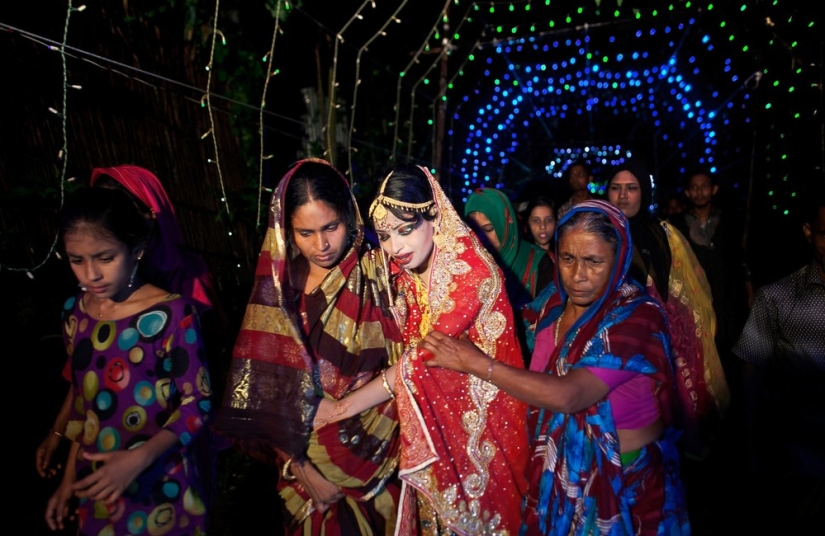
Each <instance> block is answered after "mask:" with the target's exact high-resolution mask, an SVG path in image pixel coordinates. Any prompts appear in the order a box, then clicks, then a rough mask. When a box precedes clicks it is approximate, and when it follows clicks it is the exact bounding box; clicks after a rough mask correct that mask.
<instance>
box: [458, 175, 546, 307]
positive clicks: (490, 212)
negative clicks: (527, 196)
mask: <svg viewBox="0 0 825 536" xmlns="http://www.w3.org/2000/svg"><path fill="white" fill-rule="evenodd" d="M464 217H465V218H466V219H467V221H468V223H469V224H470V225H471V226H472V227H473V229H474V230H475V231H476V233H478V235H479V238H480V239H481V241H482V242H483V243H484V245H485V246H487V249H489V250H490V253H492V254H493V257H495V258H496V260H497V261H498V263H499V266H501V269H502V270H503V271H504V275H505V279H506V283H507V295H508V296H509V298H510V303H511V304H512V305H513V309H515V310H516V312H519V311H520V310H521V307H522V306H523V305H524V304H525V303H527V302H529V301H532V300H533V298H535V297H536V296H537V295H538V293H539V292H541V289H543V288H544V287H545V286H546V285H547V284H548V283H549V282H551V281H552V280H553V260H552V259H551V258H550V256H549V255H547V253H546V252H545V251H544V250H543V249H541V248H540V247H538V246H537V245H535V244H531V243H529V242H527V241H526V240H523V239H522V238H521V235H520V234H519V224H518V218H517V217H516V211H515V210H514V209H513V205H512V203H510V200H509V199H508V198H507V196H506V195H505V194H504V193H503V192H501V191H500V190H496V189H495V188H479V189H478V190H476V191H475V192H473V193H472V194H471V195H470V197H469V198H467V203H466V204H465V205H464Z"/></svg>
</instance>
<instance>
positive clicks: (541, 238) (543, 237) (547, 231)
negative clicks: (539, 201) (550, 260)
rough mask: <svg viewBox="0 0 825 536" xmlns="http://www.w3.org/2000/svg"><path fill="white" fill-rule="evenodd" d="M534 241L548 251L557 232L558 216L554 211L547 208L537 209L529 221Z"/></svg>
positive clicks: (539, 207) (531, 213)
mask: <svg viewBox="0 0 825 536" xmlns="http://www.w3.org/2000/svg"><path fill="white" fill-rule="evenodd" d="M527 224H528V225H529V226H530V234H532V235H533V241H534V242H535V243H536V244H537V245H538V246H540V247H541V248H542V249H547V248H548V246H549V245H550V241H551V240H552V239H553V233H554V232H555V230H556V216H555V215H554V214H553V209H551V208H550V207H545V206H538V207H535V208H534V209H533V210H532V212H530V216H529V218H528V220H527Z"/></svg>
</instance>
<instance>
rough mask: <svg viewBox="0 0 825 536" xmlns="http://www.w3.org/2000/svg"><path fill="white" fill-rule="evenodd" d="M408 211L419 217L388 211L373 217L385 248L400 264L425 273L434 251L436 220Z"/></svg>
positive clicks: (380, 240)
mask: <svg viewBox="0 0 825 536" xmlns="http://www.w3.org/2000/svg"><path fill="white" fill-rule="evenodd" d="M408 215H409V216H410V217H412V216H413V215H416V216H418V217H417V218H416V219H414V220H413V221H404V220H402V219H399V218H397V217H396V216H395V215H394V214H393V213H392V212H389V211H387V215H386V216H385V217H384V218H383V219H381V220H376V219H373V225H374V226H375V230H376V233H377V234H378V240H379V242H381V248H382V249H383V250H384V251H385V252H387V254H388V255H389V256H390V257H392V258H393V260H394V261H395V262H396V263H397V264H398V265H399V266H402V267H404V268H406V269H408V270H414V271H416V272H418V273H424V272H426V271H427V270H429V267H430V258H431V257H432V252H433V233H434V228H433V223H432V222H429V221H427V220H425V219H424V218H422V217H421V216H420V215H418V214H414V213H409V214H408ZM405 216H407V214H405Z"/></svg>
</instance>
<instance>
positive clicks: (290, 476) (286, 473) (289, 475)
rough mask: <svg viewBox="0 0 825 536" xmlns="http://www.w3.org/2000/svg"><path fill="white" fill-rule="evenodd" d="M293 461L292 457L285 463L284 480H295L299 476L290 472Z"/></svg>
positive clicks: (282, 473)
mask: <svg viewBox="0 0 825 536" xmlns="http://www.w3.org/2000/svg"><path fill="white" fill-rule="evenodd" d="M291 463H292V458H289V459H288V460H287V461H286V463H285V464H284V468H283V469H281V476H282V477H284V480H295V479H296V478H298V477H297V476H295V475H293V474H292V473H290V472H289V466H290V464H291Z"/></svg>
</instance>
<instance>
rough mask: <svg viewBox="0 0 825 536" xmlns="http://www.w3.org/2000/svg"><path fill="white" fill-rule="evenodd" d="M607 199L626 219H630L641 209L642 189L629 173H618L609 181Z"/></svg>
mask: <svg viewBox="0 0 825 536" xmlns="http://www.w3.org/2000/svg"><path fill="white" fill-rule="evenodd" d="M607 199H608V201H610V204H611V205H613V206H614V207H616V208H618V209H619V210H621V211H622V212H624V215H625V216H626V217H627V218H632V217H633V216H635V215H636V214H638V213H639V210H641V208H642V189H641V188H640V187H639V180H638V179H637V178H636V177H635V176H634V175H633V173H631V172H629V171H620V172H618V173H617V174H616V176H615V177H613V180H612V181H610V187H609V188H608V189H607Z"/></svg>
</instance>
